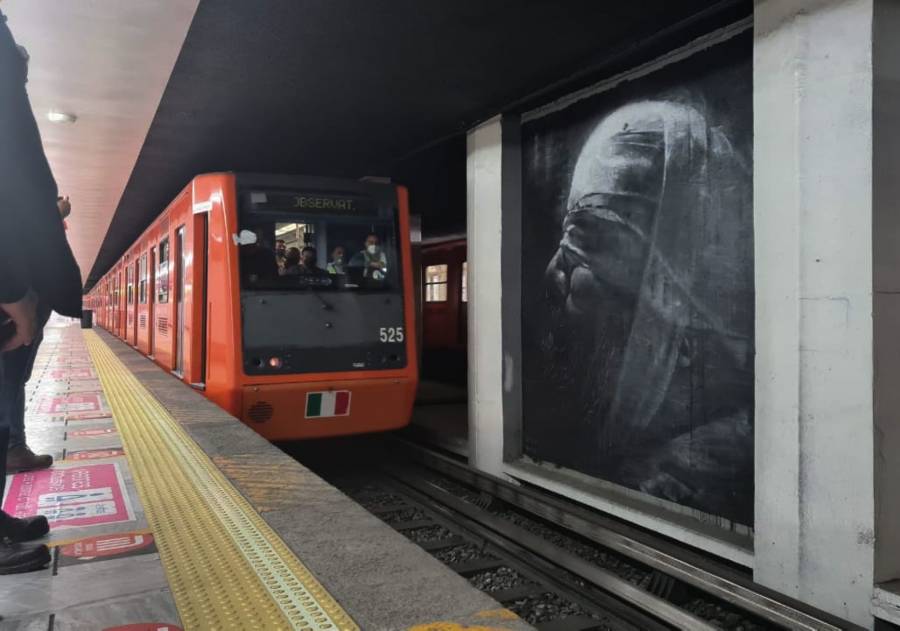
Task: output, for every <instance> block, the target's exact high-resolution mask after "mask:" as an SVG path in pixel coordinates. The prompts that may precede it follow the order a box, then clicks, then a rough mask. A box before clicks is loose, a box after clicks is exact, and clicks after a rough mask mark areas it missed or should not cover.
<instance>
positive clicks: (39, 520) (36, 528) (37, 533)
mask: <svg viewBox="0 0 900 631" xmlns="http://www.w3.org/2000/svg"><path fill="white" fill-rule="evenodd" d="M48 532H50V524H48V523H47V518H46V517H44V516H43V515H35V516H34V517H23V518H21V519H19V518H18V517H13V516H12V515H8V514H6V513H4V512H3V511H0V541H6V542H8V543H21V542H23V541H31V540H33V539H40V538H41V537H43V536H44V535H46V534H47V533H48Z"/></svg>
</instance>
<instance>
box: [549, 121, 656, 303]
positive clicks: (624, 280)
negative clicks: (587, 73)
mask: <svg viewBox="0 0 900 631" xmlns="http://www.w3.org/2000/svg"><path fill="white" fill-rule="evenodd" d="M664 133H665V121H664V119H663V117H662V116H661V112H660V111H658V108H654V107H643V108H639V109H638V111H633V108H626V109H625V110H622V111H620V112H619V113H617V114H614V115H613V116H610V117H609V118H607V119H606V120H604V121H603V122H602V123H601V124H600V125H599V126H598V127H597V129H596V130H595V131H594V132H593V134H592V135H591V137H590V138H589V140H588V142H587V143H586V145H585V146H584V148H583V149H582V151H581V155H580V157H579V159H578V162H577V164H576V167H575V171H574V174H573V178H572V187H571V190H570V193H569V201H568V207H567V209H566V210H567V213H566V217H565V219H564V222H563V236H562V240H561V242H560V245H559V249H558V251H557V253H556V255H555V256H554V257H553V259H552V260H551V261H550V264H549V265H548V268H547V276H548V278H549V280H550V283H551V287H552V288H553V290H554V292H555V294H556V298H557V299H558V300H560V301H564V302H565V307H566V310H567V311H568V312H569V313H570V314H571V315H582V314H584V313H585V312H590V311H592V310H595V309H597V308H600V307H601V306H602V304H603V302H604V297H606V296H608V295H609V294H611V293H614V294H625V295H630V296H631V297H632V298H634V297H636V295H637V292H638V289H639V287H640V283H641V277H642V274H643V270H644V267H645V266H646V261H647V257H648V255H649V253H650V246H651V240H650V237H651V232H652V229H653V223H654V218H655V215H656V212H657V210H658V208H659V202H660V193H661V191H662V181H663V176H664V169H665V142H664Z"/></svg>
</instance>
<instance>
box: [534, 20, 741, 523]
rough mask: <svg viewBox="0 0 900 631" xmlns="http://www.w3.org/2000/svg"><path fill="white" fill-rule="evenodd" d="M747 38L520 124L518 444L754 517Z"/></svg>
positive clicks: (661, 493) (696, 503) (640, 486)
mask: <svg viewBox="0 0 900 631" xmlns="http://www.w3.org/2000/svg"><path fill="white" fill-rule="evenodd" d="M751 51H752V48H751V43H750V41H749V38H748V37H747V36H740V37H738V38H735V39H733V40H730V41H728V42H726V43H723V44H719V45H717V46H714V47H712V48H709V49H706V50H704V51H702V52H699V53H696V54H695V55H693V56H692V57H690V58H688V59H686V60H683V61H680V62H678V63H674V64H671V65H668V66H665V67H663V68H661V69H659V70H656V71H655V72H653V73H651V74H648V75H645V76H644V77H641V78H638V79H634V80H632V81H629V82H626V83H623V84H620V85H619V86H618V87H616V88H614V89H612V90H608V91H605V92H600V93H597V94H594V95H593V96H589V97H587V98H584V99H581V100H578V101H575V102H574V103H572V104H570V105H568V106H567V107H564V108H562V109H557V110H555V111H552V112H551V113H548V114H546V115H543V116H541V117H539V118H535V119H533V120H530V121H528V122H527V123H525V125H524V126H523V136H522V137H523V145H522V146H523V168H524V173H523V212H524V214H523V296H522V301H523V311H522V313H523V398H524V401H523V402H524V406H523V409H524V410H525V413H524V419H523V437H524V452H525V454H526V455H528V456H530V457H532V458H535V459H539V460H544V461H549V462H551V463H555V464H558V465H561V466H564V467H567V468H572V469H575V470H578V471H581V472H583V473H588V474H590V475H593V476H596V477H599V478H602V479H605V480H608V481H611V482H614V483H617V484H620V485H623V486H626V487H629V488H632V489H636V490H639V491H642V492H644V493H647V494H650V495H654V496H657V497H661V498H664V499H667V500H671V501H674V502H677V503H679V504H682V505H685V506H690V507H693V508H696V509H699V510H701V511H704V512H707V513H710V514H714V515H718V516H721V517H725V518H727V519H729V520H732V521H736V522H738V523H742V524H748V525H752V521H753V355H754V340H753V327H754V294H753V205H752V126H753V119H752V95H753V91H752V68H751Z"/></svg>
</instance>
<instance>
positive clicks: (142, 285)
mask: <svg viewBox="0 0 900 631" xmlns="http://www.w3.org/2000/svg"><path fill="white" fill-rule="evenodd" d="M139 266H140V270H139V271H138V300H140V302H141V304H142V305H145V304H147V255H146V254H141V259H140V263H139Z"/></svg>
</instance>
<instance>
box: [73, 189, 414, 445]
mask: <svg viewBox="0 0 900 631" xmlns="http://www.w3.org/2000/svg"><path fill="white" fill-rule="evenodd" d="M409 222H410V218H409V206H408V194H407V191H406V189H405V188H403V187H401V186H396V185H393V184H384V183H374V182H360V181H347V180H334V179H326V178H317V177H303V176H280V175H250V174H247V175H244V174H234V173H211V174H204V175H199V176H197V177H196V178H194V180H193V181H192V182H191V183H190V184H188V186H187V187H185V188H184V190H182V191H181V193H180V194H179V195H178V196H177V197H176V198H175V200H174V201H173V202H172V203H171V204H169V206H168V208H166V209H165V211H164V212H163V213H162V214H161V215H160V216H159V217H157V218H156V220H154V221H153V223H152V224H151V225H150V226H149V227H148V228H147V229H146V230H145V231H144V233H143V234H142V235H141V236H140V238H138V240H137V241H136V242H135V243H134V244H133V245H132V246H131V247H129V248H128V250H127V251H126V252H125V254H124V255H123V256H122V257H121V258H120V259H119V260H118V261H117V262H116V264H115V265H114V266H113V267H112V268H111V269H110V270H109V271H108V272H107V273H106V274H105V275H104V276H103V277H102V278H101V279H100V280H99V282H97V284H96V285H95V286H94V287H93V288H92V289H91V290H90V291H89V292H88V294H87V296H86V299H85V305H86V307H87V308H89V309H92V310H93V312H94V319H95V322H96V324H97V325H98V326H100V327H102V328H104V329H106V330H107V331H109V332H110V333H112V334H114V335H116V336H117V337H119V338H121V339H122V340H124V341H125V342H126V343H128V344H130V345H131V346H133V347H135V348H136V349H137V350H138V351H139V352H141V353H142V354H144V355H146V356H148V357H150V358H151V359H153V361H154V362H156V363H157V364H158V365H159V366H161V367H162V368H164V369H166V370H168V371H171V373H172V374H173V375H175V376H176V377H178V378H179V379H181V380H182V381H184V382H185V383H186V384H189V385H190V386H192V387H194V388H197V389H199V390H202V391H203V393H204V394H205V396H206V397H208V398H209V399H210V400H212V401H213V402H215V403H216V404H218V405H219V406H221V407H222V408H223V409H225V410H226V411H228V412H229V413H231V414H233V415H234V416H236V417H238V418H239V419H241V420H242V421H243V422H244V423H246V424H247V425H249V426H250V427H252V428H253V429H254V430H256V431H257V432H258V433H259V434H261V435H262V436H264V437H266V438H268V439H270V440H290V439H302V438H317V437H326V436H337V435H346V434H358V433H366V432H377V431H384V430H390V429H396V428H400V427H403V426H405V425H406V424H408V423H409V420H410V417H411V414H412V406H413V401H414V399H415V393H416V387H417V383H418V362H417V351H416V348H415V344H416V334H415V330H414V327H415V304H414V303H415V292H414V290H413V282H414V281H413V268H412V255H411V249H410V238H409V234H410V229H409V228H410V226H409ZM341 252H343V257H341V256H340V254H341ZM299 254H302V257H303V259H304V264H302V265H297V258H298V255H299ZM313 259H315V260H313Z"/></svg>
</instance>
